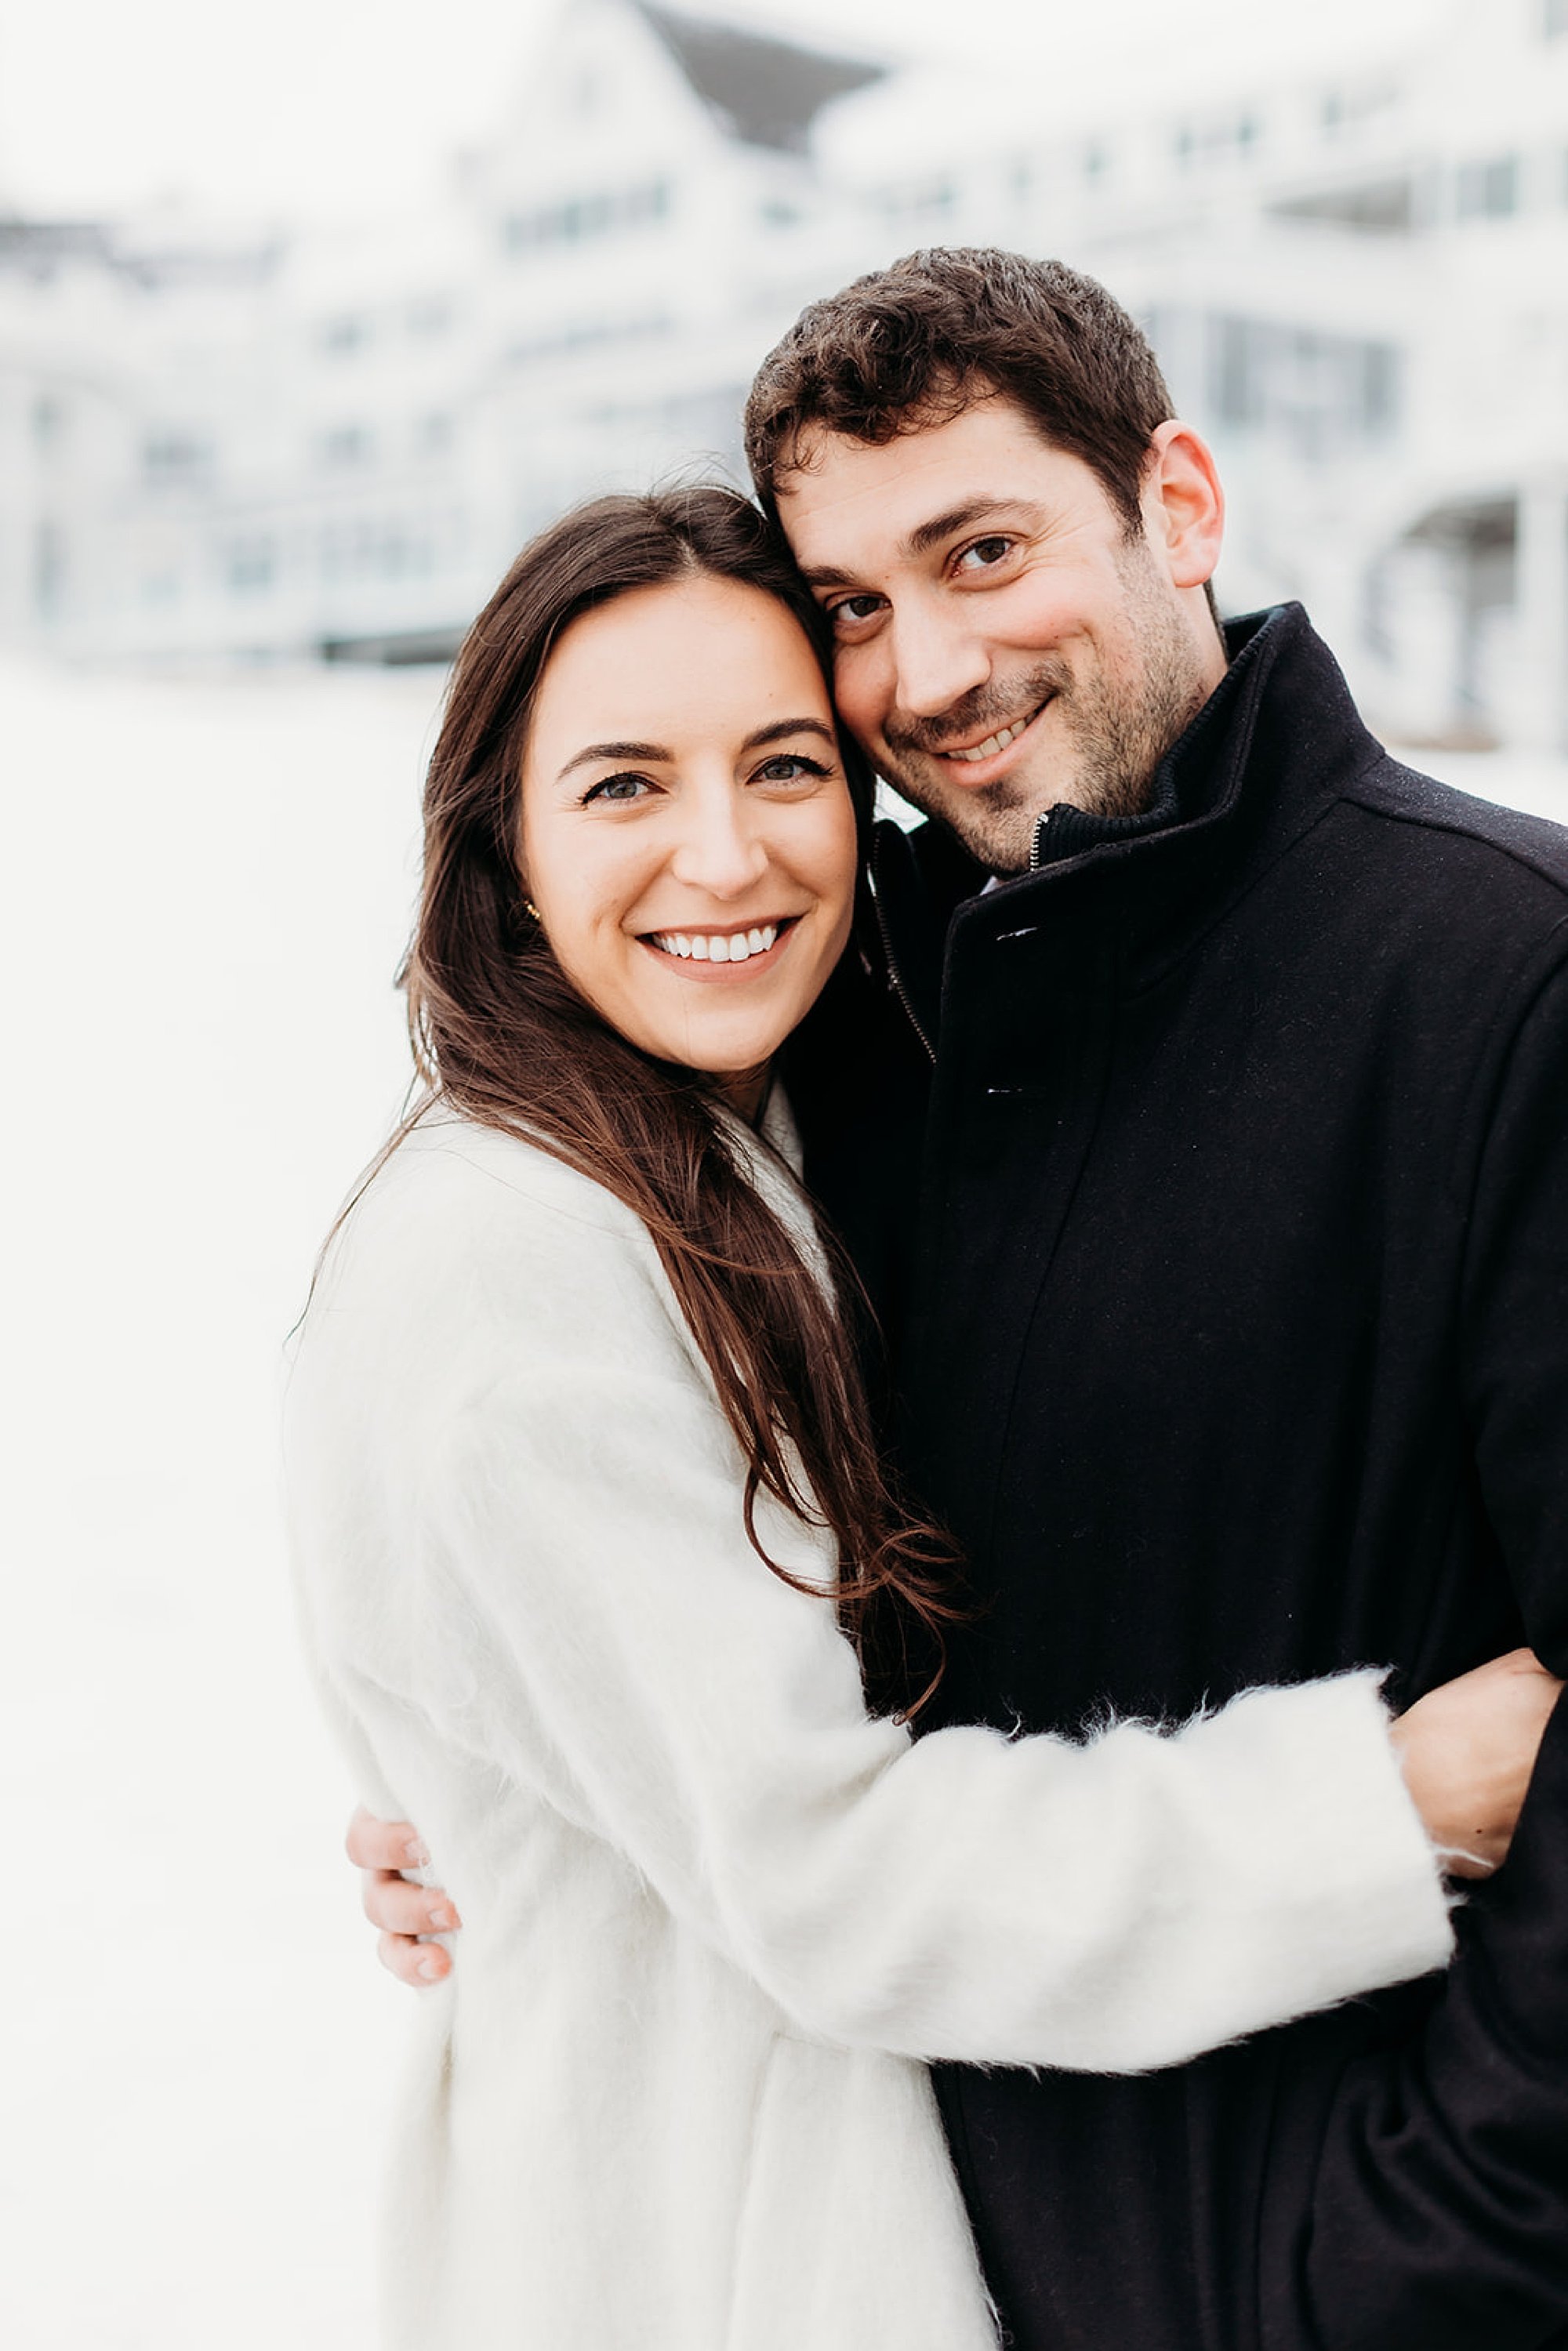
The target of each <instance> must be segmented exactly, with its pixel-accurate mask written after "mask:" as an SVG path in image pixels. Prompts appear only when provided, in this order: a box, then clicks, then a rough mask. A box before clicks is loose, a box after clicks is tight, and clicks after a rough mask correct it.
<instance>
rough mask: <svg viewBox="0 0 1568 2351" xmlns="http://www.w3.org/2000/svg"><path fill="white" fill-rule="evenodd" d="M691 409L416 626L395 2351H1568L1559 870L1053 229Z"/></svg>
mask: <svg viewBox="0 0 1568 2351" xmlns="http://www.w3.org/2000/svg"><path fill="white" fill-rule="evenodd" d="M747 449H748V455H749V457H750V461H751V465H752V469H753V474H754V477H755V481H756V486H757V490H758V501H759V502H758V505H756V506H753V505H751V504H750V503H748V502H747V501H745V500H743V499H741V498H739V497H738V496H735V495H734V494H732V493H729V492H727V491H724V490H720V489H716V488H714V489H706V488H696V489H689V490H682V491H679V492H675V493H670V494H664V495H661V496H653V497H649V498H643V499H637V498H613V499H606V500H601V501H599V502H598V503H596V504H595V505H593V506H591V507H585V508H583V509H581V510H580V511H579V512H577V513H575V514H572V515H570V516H568V517H565V518H564V519H563V520H562V521H561V522H559V523H558V524H557V525H555V526H554V527H553V528H551V529H550V530H549V531H547V532H546V533H545V534H544V536H543V537H542V538H540V539H538V540H537V541H536V542H535V543H534V544H533V545H532V546H530V547H529V548H528V549H525V551H524V553H523V554H522V555H521V556H520V557H519V559H518V560H517V563H516V565H515V566H514V567H513V569H512V570H511V572H510V573H509V574H508V576H507V580H505V581H504V582H503V584H502V586H501V588H500V589H499V590H497V595H496V596H495V598H494V599H493V600H492V601H491V603H490V605H489V606H488V607H487V608H486V611H485V612H484V613H483V614H481V616H480V618H479V620H478V621H477V622H476V624H475V627H474V629H473V632H471V634H470V636H469V638H468V640H467V642H466V643H465V646H464V648H463V651H462V653H461V654H460V655H459V658H458V662H457V664H456V669H455V674H454V678H453V682H452V686H451V690H450V695H449V698H448V703H447V708H446V713H445V717H444V725H443V728H442V732H441V735H440V738H439V740H438V742H437V745H436V748H435V752H434V758H433V760H432V764H431V770H430V777H429V782H428V786H427V790H426V798H425V866H424V881H423V896H422V902H421V906H420V911H419V915H418V920H417V925H416V929H415V934H414V938H413V946H412V948H411V951H410V956H409V961H408V967H407V974H406V979H407V987H408V994H409V1004H410V1013H411V1021H412V1028H413V1040H414V1047H415V1053H416V1059H417V1061H418V1064H419V1068H420V1072H421V1075H422V1077H423V1081H424V1092H423V1096H422V1098H421V1099H420V1101H419V1102H418V1103H417V1104H416V1106H415V1108H414V1110H413V1113H412V1114H411V1116H410V1117H409V1118H408V1120H407V1121H406V1122H405V1123H404V1124H403V1126H402V1128H401V1129H400V1131H399V1133H398V1134H396V1135H395V1136H394V1138H393V1139H392V1143H391V1144H389V1145H388V1146H387V1147H386V1149H385V1150H384V1151H383V1153H382V1155H381V1157H380V1159H379V1160H378V1161H377V1162H376V1164H375V1165H374V1166H373V1168H372V1171H371V1175H369V1177H368V1178H367V1179H366V1181H365V1182H364V1183H363V1184H362V1185H361V1188H360V1190H359V1192H358V1193H357V1195H356V1196H355V1197H354V1199H353V1201H352V1203H351V1205H350V1207H349V1209H348V1210H347V1211H346V1212H345V1215H344V1217H342V1218H341V1219H340V1224H339V1226H338V1228H337V1229H336V1230H335V1232H334V1235H333V1237H332V1239H331V1242H330V1244H329V1249H328V1250H327V1253H326V1256H325V1259H324V1261H323V1265H322V1268H321V1270H320V1272H319V1279H318V1282H317V1285H316V1289H315V1291H314V1294H313V1297H312V1301H311V1304H310V1307H309V1310H308V1314H307V1316H306V1319H305V1323H304V1326H303V1331H302V1335H301V1339H300V1344H299V1350H298V1358H297V1362H296V1364H295V1367H294V1371H293V1374H292V1379H291V1385H290V1396H289V1406H288V1429H287V1448H288V1458H289V1473H290V1480H291V1492H292V1503H291V1507H292V1514H293V1523H294V1535H295V1544H296V1552H297V1560H298V1576H299V1586H300V1592H301V1596H302V1604H303V1612H304V1620H305V1624H306V1628H307V1637H308V1643H309V1646H310V1649H311V1653H312V1657H313V1662H314V1665H315V1667H316V1671H317V1675H318V1678H319V1684H320V1687H321V1688H322V1690H323V1693H324V1696H325V1698H326V1701H327V1704H328V1706H329V1709H330V1711H331V1713H332V1715H333V1717H334V1719H335V1721H336V1723H337V1725H338V1727H339V1729H340V1733H341V1736H342V1738H343V1740H344V1741H345V1743H346V1745H347V1748H348V1750H349V1752H350V1756H351V1757H352V1759H353V1762H354V1768H355V1771H356V1774H357V1777H358V1781H359V1785H360V1791H361V1797H362V1799H363V1802H364V1804H365V1806H366V1807H367V1808H368V1811H367V1812H366V1813H361V1816H359V1818H358V1820H357V1823H356V1827H355V1831H354V1845H355V1849H356V1852H357V1855H358V1857H359V1858H361V1860H362V1861H363V1862H364V1863H366V1864H367V1865H371V1867H372V1868H373V1869H374V1870H375V1871H376V1872H377V1873H378V1874H377V1875H375V1876H372V1878H371V1888H370V1895H369V1901H370V1906H371V1911H372V1915H373V1916H375V1917H378V1918H379V1920H380V1922H381V1923H382V1926H383V1928H386V1930H387V1933H386V1936H385V1937H384V1938H383V1940H384V1944H385V1948H386V1949H387V1952H388V1954H389V1956H390V1957H391V1959H392V1963H393V1965H394V1966H395V1967H396V1969H397V1970H399V1971H400V1972H402V1973H403V1974H405V1975H406V1976H407V1977H408V1978H409V1980H421V1979H422V1978H423V1980H426V1981H427V1982H431V1989H429V1991H427V1994H426V1997H425V1999H424V2001H423V2003H422V2005H421V2008H420V2010H419V2011H418V2012H417V2016H416V2028H415V2029H416V2032H417V2035H418V2038H419V2044H420V2045H419V2049H418V2053H417V2058H416V2062H415V2064H414V2066H413V2071H412V2073H411V2076H410V2079H409V2082H408V2084H407V2085H406V2088H405V2092H404V2095H403V2100H402V2108H401V2113H400V2121H399V2139H398V2147H397V2150H396V2158H395V2165H394V2184H393V2210H392V2216H391V2220H390V2225H389V2230H388V2247H389V2271H388V2277H387V2281H386V2286H387V2291H386V2312H387V2326H388V2334H389V2339H390V2340H391V2341H392V2342H395V2343H398V2344H408V2345H411V2346H412V2345H414V2344H418V2345H420V2346H439V2347H440V2351H470V2347H471V2351H492V2347H493V2351H501V2346H517V2351H633V2347H634V2351H882V2346H887V2351H894V2346H896V2351H989V2347H990V2346H995V2345H997V2344H998V2342H1004V2343H1010V2344H1013V2345H1015V2346H1019V2351H1527V2346H1543V2345H1546V2344H1548V2343H1552V2342H1556V2341H1559V2340H1563V2341H1568V1810H1565V1802H1564V1800H1565V1798H1568V1716H1564V1715H1563V1714H1562V1712H1561V1710H1556V1711H1554V1701H1555V1698H1556V1695H1557V1691H1558V1687H1559V1685H1558V1683H1557V1681H1556V1680H1555V1679H1554V1678H1553V1677H1554V1676H1555V1675H1557V1674H1559V1673H1561V1671H1562V1670H1563V1664H1564V1660H1565V1659H1568V1444H1565V1442H1564V1437H1565V1433H1568V838H1565V837H1564V836H1563V835H1562V834H1561V833H1559V832H1557V831H1555V830H1554V829H1553V828H1552V827H1551V826H1548V825H1545V824H1542V823H1537V822H1532V821H1530V820H1526V819H1524V818H1522V817H1518V816H1513V815H1509V814H1505V813H1503V812H1500V811H1497V810H1490V809H1485V808H1482V807H1480V806H1479V805H1478V804H1477V803H1475V802H1472V801H1469V800H1468V799H1464V798H1463V797H1462V796H1460V795H1458V794H1456V793H1453V792H1449V791H1447V790H1445V789H1442V788H1440V787H1438V786H1437V785H1435V784H1433V783H1431V782H1429V781H1427V779H1425V778H1421V777H1418V776H1416V775H1413V774H1412V773H1410V772H1409V771H1408V770H1406V769H1405V768H1400V767H1398V766H1397V765H1396V763H1395V762H1394V761H1392V760H1391V759H1389V758H1387V756H1386V755H1385V753H1384V752H1383V750H1382V749H1381V747H1379V746H1378V745H1377V744H1376V743H1375V741H1374V740H1373V738H1372V737H1370V736H1369V735H1368V734H1367V733H1366V732H1365V731H1364V728H1363V727H1362V726H1361V724H1360V722H1359V720H1358V718H1357V716H1356V715H1355V712H1354V707H1353V706H1352V704H1351V702H1350V699H1349V696H1348V695H1347V693H1346V690H1345V687H1344V684H1343V680H1342V679H1341V677H1340V675H1339V673H1338V671H1337V669H1336V668H1335V665H1334V664H1333V659H1332V658H1331V656H1330V654H1329V653H1328V652H1327V650H1326V649H1325V647H1324V646H1323V645H1322V643H1321V642H1320V641H1319V640H1318V638H1317V637H1316V636H1315V635H1314V634H1313V632H1312V629H1311V627H1310V625H1309V623H1308V622H1307V620H1306V617H1305V615H1304V614H1303V613H1302V612H1301V611H1300V610H1299V608H1296V607H1293V606H1285V607H1282V608H1280V609H1277V610H1274V611H1269V612H1265V613H1261V614H1257V615H1253V616H1251V617H1249V618H1248V619H1246V620H1243V621H1241V622H1235V623H1232V624H1230V625H1229V626H1228V627H1227V628H1224V629H1222V628H1221V626H1220V624H1219V621H1218V612H1217V609H1216V607H1215V605H1214V602H1213V601H1212V596H1211V593H1210V590H1209V589H1208V585H1207V583H1208V580H1209V578H1210V575H1211V573H1212V571H1213V569H1214V567H1215V563H1216V561H1217V559H1218V549H1219V539H1220V529H1221V521H1222V499H1221V495H1220V490H1219V486H1218V481H1217V478H1216V475H1215V471H1214V466H1213V463H1212V460H1211V458H1210V456H1209V455H1208V453H1207V450H1206V448H1205V447H1204V445H1203V444H1202V442H1201V441H1200V440H1199V439H1198V438H1197V435H1196V434H1193V433H1192V432H1191V431H1190V430H1188V429H1187V428H1186V426H1185V425H1183V424H1182V423H1180V422H1179V421H1178V420H1176V419H1175V418H1174V417H1173V416H1172V413H1171V406H1170V402H1169V398H1168V395H1167V393H1166V388H1165V386H1164V384H1163V382H1162V381H1161V378H1160V375H1159V371H1158V369H1157V366H1156V364H1155V360H1154V358H1153V356H1152V354H1151V352H1150V351H1149V350H1148V347H1147V345H1146V343H1145V341H1144V340H1143V338H1142V336H1141V335H1140V334H1139V332H1138V330H1137V329H1136V328H1135V326H1134V324H1133V322H1132V321H1131V320H1130V319H1128V318H1127V317H1126V316H1125V314H1124V312H1123V311H1122V310H1121V309H1120V308H1118V307H1117V305H1116V304H1115V303H1114V302H1113V301H1112V300H1111V298H1109V297H1108V296H1107V295H1106V294H1105V293H1104V291H1103V289H1102V288H1101V287H1097V286H1095V285H1094V284H1092V282H1091V281H1089V280H1087V279H1085V278H1082V277H1079V276H1077V275H1076V274H1074V273H1073V272H1071V271H1070V270H1068V269H1065V268H1063V267H1061V266H1059V265H1056V264H1050V263H1045V264H1041V263H1035V262H1032V261H1027V260H1024V259H1020V258H1019V257H1018V256H1009V255H1004V254H1000V253H993V252H973V251H936V252H929V253H925V254H921V255H916V256H913V257H912V258H911V259H909V260H908V261H905V262H904V263H901V264H899V265H897V266H894V268H892V269H890V270H888V271H885V272H882V273H879V274H878V275H876V276H874V277H870V278H866V279H862V280H861V281H859V282H858V283H857V284H855V285H853V286H852V287H849V288H848V289H847V290H846V291H845V292H844V293H843V294H841V295H840V296H838V297H836V298H832V299H830V300H827V301H824V302H821V303H819V304H816V305H814V306H813V307H812V308H810V309H809V310H808V311H807V312H806V313H805V314H804V316H803V317H802V318H801V319H800V321H799V322H798V323H797V325H796V326H795V327H794V328H793V329H791V331H790V332H789V335H788V336H786V338H785V339H784V340H783V342H782V343H781V344H780V345H779V348H778V349H777V350H775V351H774V352H773V353H772V354H771V356H770V357H769V358H768V360H767V361H766V362H765V363H764V365H763V367H762V370H761V371H760V373H759V375H758V380H757V382H756V384H755V386H754V388H753V392H752V395H751V400H750V403H749V406H748V410H747ZM874 775H880V776H881V777H883V778H884V779H885V780H886V781H887V782H888V783H889V784H890V785H891V786H892V787H894V789H896V790H897V791H899V792H901V793H902V794H903V795H904V797H905V798H906V799H908V800H910V801H911V802H913V803H914V804H915V807H916V808H917V809H919V810H922V811H924V813H925V816H926V817H927V818H928V819H929V822H928V823H926V824H925V826H924V827H923V828H921V829H920V830H918V831H915V832H914V833H913V834H906V833H904V832H903V831H900V830H899V829H897V828H895V827H890V826H887V825H883V826H879V827H875V828H874V829H873V824H872V812H871V799H872V787H873V776H874ZM1531 1651H1533V1652H1535V1653H1536V1655H1534V1656H1532V1655H1531V1654H1530V1652H1531ZM1538 1657H1539V1659H1541V1660H1543V1661H1544V1664H1542V1663H1538V1662H1537V1658H1538ZM372 1815H373V1816H374V1817H373V1818H372V1817H371V1816H372ZM410 1823H417V1831H416V1830H415V1829H414V1828H413V1826H411V1825H410ZM420 1840H423V1845H422V1844H421V1843H420ZM425 1848H428V1855H429V1865H428V1866H427V1867H418V1866H415V1865H417V1863H418V1862H419V1860H420V1858H421V1856H422V1855H423V1851H424V1849H425ZM1504 1855H1507V1859H1506V1865H1505V1866H1503V1867H1502V1868H1501V1869H1500V1870H1497V1871H1496V1875H1495V1876H1494V1875H1493V1874H1492V1873H1493V1871H1494V1870H1495V1869H1496V1865H1497V1864H1498V1862H1499V1861H1500V1859H1502V1857H1503V1856H1504ZM400 1873H403V1874H400ZM416 1877H423V1879H424V1880H425V1881H426V1882H425V1883H423V1884H420V1883H416V1882H411V1880H412V1879H413V1878H416ZM1457 1878H1465V1879H1469V1880H1470V1881H1471V1883H1470V1884H1469V1886H1467V1888H1466V1898H1465V1900H1464V1902H1463V1903H1462V1905H1461V1906H1460V1907H1458V1910H1457V1911H1453V1910H1452V1909H1451V1906H1452V1905H1453V1903H1454V1900H1455V1888H1454V1884H1453V1881H1454V1880H1455V1879H1457ZM459 1921H460V1923H461V1929H462V1931H461V1934H460V1935H455V1928H456V1926H457V1925H458V1923H459ZM437 1936H445V1938H446V1941H445V1943H444V1944H443V1942H441V1941H438V1940H435V1939H433V1938H435V1937H437ZM416 1938H417V1939H416Z"/></svg>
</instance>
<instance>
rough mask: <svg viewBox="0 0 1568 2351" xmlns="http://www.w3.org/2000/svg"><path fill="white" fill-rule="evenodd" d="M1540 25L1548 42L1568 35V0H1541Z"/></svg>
mask: <svg viewBox="0 0 1568 2351" xmlns="http://www.w3.org/2000/svg"><path fill="white" fill-rule="evenodd" d="M1541 23H1542V31H1543V32H1544V33H1545V35H1546V37H1547V39H1548V40H1549V41H1555V40H1556V39H1558V37H1560V36H1561V35H1563V34H1568V0H1542V9H1541Z"/></svg>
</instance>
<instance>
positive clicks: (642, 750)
mask: <svg viewBox="0 0 1568 2351" xmlns="http://www.w3.org/2000/svg"><path fill="white" fill-rule="evenodd" d="M674 756H675V755H674V752H673V751H670V750H666V748H665V747H664V744H663V743H590V744H589V746H588V747H587V749H586V750H582V751H579V752H577V753H575V754H574V755H573V757H572V758H570V759H569V760H568V761H567V763H566V765H565V767H564V768H562V769H561V771H560V773H559V775H558V776H557V778H556V782H557V783H558V784H559V783H562V782H564V780H565V779H566V778H567V777H568V776H570V773H571V771H572V769H573V768H586V767H588V766H589V765H590V764H591V762H592V761H593V760H595V759H664V760H669V759H673V758H674Z"/></svg>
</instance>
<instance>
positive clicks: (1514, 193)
mask: <svg viewBox="0 0 1568 2351" xmlns="http://www.w3.org/2000/svg"><path fill="white" fill-rule="evenodd" d="M1454 209H1455V211H1456V212H1457V213H1458V216H1459V218H1460V219H1461V220H1506V219H1507V218H1508V216H1509V214H1511V213H1516V212H1517V211H1518V210H1519V158H1518V156H1517V155H1492V156H1489V157H1488V158H1487V159H1486V160H1485V161H1484V162H1477V163H1461V164H1460V165H1459V170H1458V178H1457V180H1456V181H1455V183H1454Z"/></svg>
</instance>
